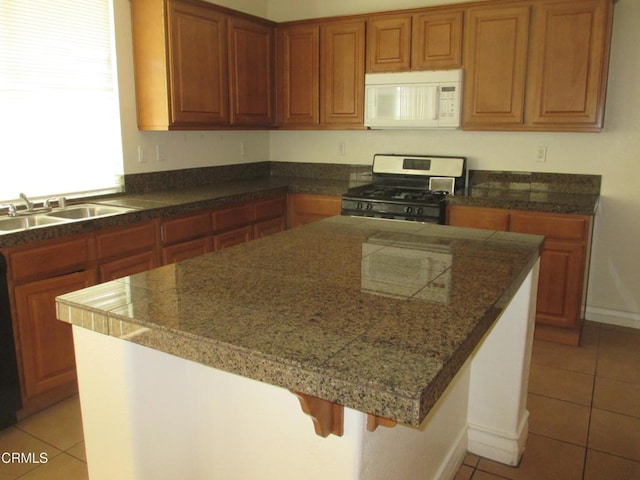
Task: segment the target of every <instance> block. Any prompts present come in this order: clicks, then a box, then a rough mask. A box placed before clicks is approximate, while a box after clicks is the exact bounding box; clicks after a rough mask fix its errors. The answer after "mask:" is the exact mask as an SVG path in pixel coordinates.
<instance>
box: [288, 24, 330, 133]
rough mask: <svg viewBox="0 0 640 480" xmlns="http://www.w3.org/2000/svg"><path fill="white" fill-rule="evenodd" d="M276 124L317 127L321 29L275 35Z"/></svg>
mask: <svg viewBox="0 0 640 480" xmlns="http://www.w3.org/2000/svg"><path fill="white" fill-rule="evenodd" d="M277 54H278V97H279V100H278V106H279V110H278V124H280V125H317V124H318V123H320V27H319V26H318V25H296V26H292V27H284V28H282V29H279V31H278V48H277Z"/></svg>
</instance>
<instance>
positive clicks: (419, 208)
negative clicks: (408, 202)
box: [416, 207, 423, 215]
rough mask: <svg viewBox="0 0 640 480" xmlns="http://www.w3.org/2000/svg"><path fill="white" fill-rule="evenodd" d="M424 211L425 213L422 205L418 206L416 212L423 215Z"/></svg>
mask: <svg viewBox="0 0 640 480" xmlns="http://www.w3.org/2000/svg"><path fill="white" fill-rule="evenodd" d="M422 213H423V210H422V207H418V208H417V210H416V214H417V215H422Z"/></svg>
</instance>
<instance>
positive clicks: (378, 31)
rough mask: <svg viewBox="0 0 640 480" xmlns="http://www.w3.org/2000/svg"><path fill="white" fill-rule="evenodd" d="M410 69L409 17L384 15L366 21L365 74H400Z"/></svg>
mask: <svg viewBox="0 0 640 480" xmlns="http://www.w3.org/2000/svg"><path fill="white" fill-rule="evenodd" d="M410 67H411V16H409V15H385V16H381V17H374V18H370V19H369V20H368V21H367V72H370V73H373V72H402V71H406V70H409V69H410Z"/></svg>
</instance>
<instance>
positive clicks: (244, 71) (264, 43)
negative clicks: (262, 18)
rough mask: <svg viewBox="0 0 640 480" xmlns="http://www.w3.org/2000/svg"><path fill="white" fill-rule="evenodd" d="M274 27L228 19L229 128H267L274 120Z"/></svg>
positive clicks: (233, 18) (240, 19)
mask: <svg viewBox="0 0 640 480" xmlns="http://www.w3.org/2000/svg"><path fill="white" fill-rule="evenodd" d="M274 48H275V35H274V28H273V27H270V26H267V25H264V24H261V23H256V22H252V21H250V20H246V19H244V18H236V17H230V19H229V66H230V67H229V77H230V84H229V90H230V95H231V124H232V125H271V124H273V123H274V120H275V108H274V105H275V67H274V63H275V51H274Z"/></svg>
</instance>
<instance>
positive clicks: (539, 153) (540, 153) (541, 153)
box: [536, 145, 547, 163]
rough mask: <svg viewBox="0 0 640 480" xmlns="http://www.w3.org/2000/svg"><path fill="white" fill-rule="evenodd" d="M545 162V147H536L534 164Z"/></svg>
mask: <svg viewBox="0 0 640 480" xmlns="http://www.w3.org/2000/svg"><path fill="white" fill-rule="evenodd" d="M546 161H547V147H546V146H545V145H538V146H537V147H536V162H540V163H544V162H546Z"/></svg>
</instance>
